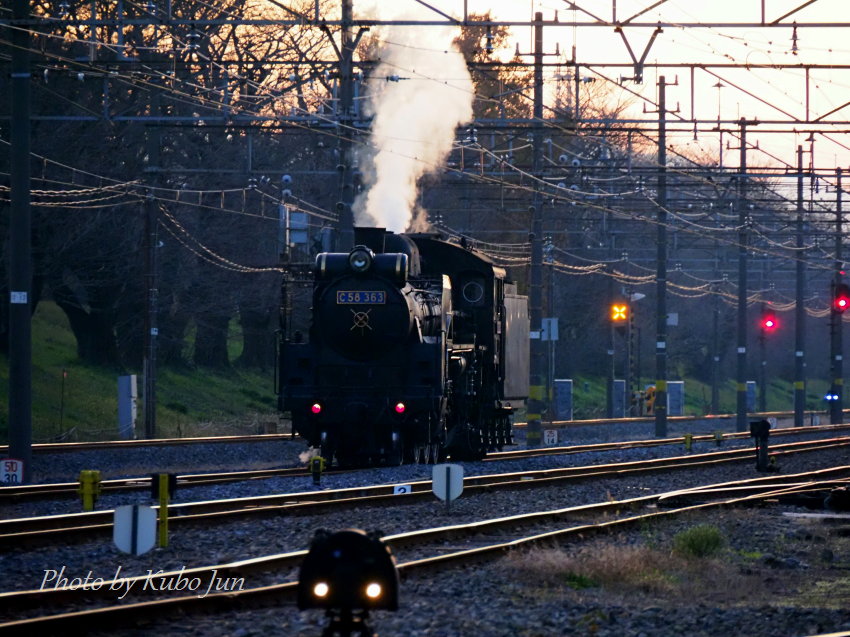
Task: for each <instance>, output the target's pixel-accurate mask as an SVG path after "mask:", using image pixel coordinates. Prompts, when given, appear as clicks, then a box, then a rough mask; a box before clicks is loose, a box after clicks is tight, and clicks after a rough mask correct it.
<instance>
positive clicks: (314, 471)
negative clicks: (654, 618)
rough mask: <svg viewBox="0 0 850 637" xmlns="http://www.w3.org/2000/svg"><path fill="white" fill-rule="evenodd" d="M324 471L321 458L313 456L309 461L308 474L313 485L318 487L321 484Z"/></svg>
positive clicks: (323, 462)
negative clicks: (311, 478)
mask: <svg viewBox="0 0 850 637" xmlns="http://www.w3.org/2000/svg"><path fill="white" fill-rule="evenodd" d="M324 470H325V459H324V458H322V456H313V457H312V458H311V459H310V474H311V475H312V476H313V484H315V485H316V486H319V485H320V484H321V483H322V471H324Z"/></svg>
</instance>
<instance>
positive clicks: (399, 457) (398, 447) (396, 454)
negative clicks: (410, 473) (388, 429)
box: [386, 437, 404, 467]
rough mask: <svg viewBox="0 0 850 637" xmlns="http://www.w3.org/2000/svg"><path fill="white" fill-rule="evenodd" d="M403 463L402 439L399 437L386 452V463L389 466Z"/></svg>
mask: <svg viewBox="0 0 850 637" xmlns="http://www.w3.org/2000/svg"><path fill="white" fill-rule="evenodd" d="M403 463H404V439H403V438H401V437H399V439H398V441H397V442H396V443H395V445H393V448H392V449H391V450H390V451H389V453H387V454H386V464H387V466H389V467H397V466H399V465H400V464H403Z"/></svg>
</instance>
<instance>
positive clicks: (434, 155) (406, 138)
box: [354, 0, 473, 232]
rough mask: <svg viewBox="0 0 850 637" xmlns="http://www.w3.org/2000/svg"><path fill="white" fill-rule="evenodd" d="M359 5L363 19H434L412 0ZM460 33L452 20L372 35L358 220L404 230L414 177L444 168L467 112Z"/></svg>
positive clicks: (468, 82)
mask: <svg viewBox="0 0 850 637" xmlns="http://www.w3.org/2000/svg"><path fill="white" fill-rule="evenodd" d="M356 7H357V9H358V17H360V18H363V19H368V18H370V17H371V18H377V17H380V18H381V19H387V20H392V19H396V20H419V19H427V20H434V19H435V18H438V16H436V14H435V13H433V12H432V11H430V10H428V9H427V8H425V7H423V6H422V5H419V4H417V3H415V2H413V1H412V0H398V1H396V2H392V3H390V2H380V3H376V4H375V5H374V7H371V8H368V9H366V10H364V9H363V8H362V6H361V5H360V4H358V5H356ZM378 7H380V10H378ZM375 31H378V30H377V29H376V30H375ZM458 34H459V27H456V26H451V25H446V26H420V27H411V26H387V27H381V28H380V30H379V32H377V33H373V34H372V35H373V36H375V35H377V37H378V38H379V40H380V42H381V46H380V48H379V52H378V56H379V58H380V64H379V65H378V67H377V68H376V69H375V70H374V71H373V73H372V81H371V83H370V86H369V95H370V101H369V104H368V108H369V112H371V114H373V115H374V119H373V121H372V135H371V138H370V149H369V150H368V151H366V153H364V155H365V156H361V158H360V166H361V170H362V171H363V175H364V182H365V184H366V185H367V189H366V191H365V192H364V193H362V194H361V195H359V196H358V198H357V200H356V201H355V203H354V214H355V222H356V223H357V224H358V225H362V226H378V227H385V228H387V229H388V230H392V231H394V232H403V231H404V230H406V229H408V228H409V227H410V225H411V222H412V220H413V217H414V209H415V202H416V194H417V181H418V180H419V178H420V177H422V176H423V175H425V174H427V173H432V172H436V171H438V170H439V169H440V168H441V167H442V165H443V163H444V162H445V159H446V157H447V156H448V154H449V152H450V151H451V149H452V143H453V142H454V139H455V129H456V127H457V126H459V125H462V124H465V123H467V122H469V121H470V120H471V119H472V98H473V85H472V78H470V76H469V71H468V70H467V68H466V63H465V61H464V59H463V55H461V53H460V51H459V50H458V49H457V48H456V47H455V46H454V44H453V40H454V38H455V37H456V36H457V35H458ZM416 216H417V223H416V225H417V226H418V228H422V227H423V225H427V223H425V224H423V219H422V215H421V211H417V215H416Z"/></svg>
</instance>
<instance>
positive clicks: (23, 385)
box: [9, 0, 32, 483]
mask: <svg viewBox="0 0 850 637" xmlns="http://www.w3.org/2000/svg"><path fill="white" fill-rule="evenodd" d="M12 11H13V13H12V22H13V24H15V23H18V24H20V26H14V27H13V28H12V29H10V31H11V35H10V36H9V37H10V38H11V41H12V46H11V56H12V67H11V81H10V84H11V86H10V89H11V90H10V94H11V111H10V115H11V128H12V134H11V151H10V160H11V161H10V164H11V169H10V171H11V184H10V185H11V191H10V193H9V196H10V199H11V220H10V229H9V258H10V270H9V305H10V307H9V456H10V457H11V458H16V459H18V460H20V461H22V462H23V465H24V466H23V482H25V483H28V482H30V481H31V479H32V467H31V465H32V322H31V316H32V306H31V303H32V244H31V240H32V239H31V235H32V218H31V213H30V57H29V48H30V36H29V29H30V26H29V25H28V24H27V21H28V20H29V18H30V15H29V13H30V6H29V0H14V6H13V8H12Z"/></svg>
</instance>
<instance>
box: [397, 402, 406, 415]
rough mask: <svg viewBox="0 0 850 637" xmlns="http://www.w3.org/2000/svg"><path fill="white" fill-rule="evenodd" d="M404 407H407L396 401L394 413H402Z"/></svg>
mask: <svg viewBox="0 0 850 637" xmlns="http://www.w3.org/2000/svg"><path fill="white" fill-rule="evenodd" d="M405 409H407V407H406V406H405V404H404V403H402V402H398V403H396V404H395V413H397V414H403V413H404V410H405Z"/></svg>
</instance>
